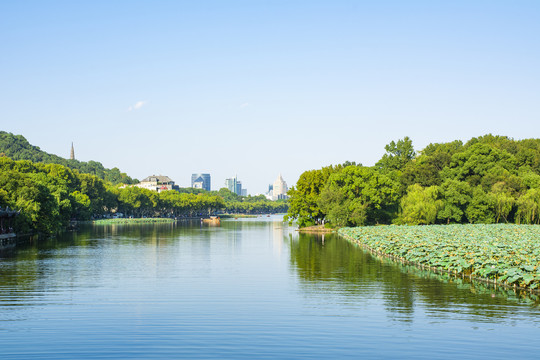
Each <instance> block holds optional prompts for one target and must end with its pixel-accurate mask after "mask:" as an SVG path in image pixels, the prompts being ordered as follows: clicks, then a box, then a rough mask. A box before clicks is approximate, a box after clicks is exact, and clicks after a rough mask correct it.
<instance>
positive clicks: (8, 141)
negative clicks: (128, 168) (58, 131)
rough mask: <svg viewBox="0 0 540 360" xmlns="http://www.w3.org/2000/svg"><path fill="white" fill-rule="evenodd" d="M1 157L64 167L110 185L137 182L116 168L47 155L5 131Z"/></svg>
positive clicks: (1, 137) (0, 144) (1, 134)
mask: <svg viewBox="0 0 540 360" xmlns="http://www.w3.org/2000/svg"><path fill="white" fill-rule="evenodd" d="M2 155H4V156H7V157H9V158H11V159H12V160H30V161H32V162H37V163H44V164H60V165H64V166H66V167H68V168H70V169H75V170H78V171H79V172H80V173H83V174H91V175H95V176H97V177H98V178H100V179H103V180H106V181H109V182H111V183H112V184H120V183H124V184H133V183H136V182H137V180H134V179H132V178H131V177H129V176H128V175H126V174H125V173H122V172H120V170H118V168H116V167H115V168H112V169H106V168H105V167H104V166H103V165H102V164H101V163H100V162H97V161H88V162H84V161H79V160H69V159H64V158H62V157H60V156H57V155H54V154H49V153H47V152H45V151H43V150H41V149H40V148H39V147H37V146H33V145H32V144H30V143H29V142H28V140H26V139H25V138H24V136H22V135H13V134H12V133H8V132H5V131H0V156H2Z"/></svg>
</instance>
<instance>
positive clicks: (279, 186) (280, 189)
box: [272, 174, 289, 200]
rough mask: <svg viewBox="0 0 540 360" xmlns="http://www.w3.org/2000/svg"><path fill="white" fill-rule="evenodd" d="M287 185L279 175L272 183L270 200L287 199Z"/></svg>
mask: <svg viewBox="0 0 540 360" xmlns="http://www.w3.org/2000/svg"><path fill="white" fill-rule="evenodd" d="M288 190H289V189H288V188H287V183H286V182H285V180H283V178H282V177H281V174H279V176H278V178H277V179H276V181H274V187H273V189H272V200H279V199H286V198H287V191H288Z"/></svg>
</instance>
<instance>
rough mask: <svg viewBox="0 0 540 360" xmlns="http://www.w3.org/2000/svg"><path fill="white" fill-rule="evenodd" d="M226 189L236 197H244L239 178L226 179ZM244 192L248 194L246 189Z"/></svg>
mask: <svg viewBox="0 0 540 360" xmlns="http://www.w3.org/2000/svg"><path fill="white" fill-rule="evenodd" d="M225 187H226V188H227V189H229V191H230V192H233V193H235V194H236V195H242V182H241V181H238V178H237V176H235V177H234V178H230V179H225ZM244 191H245V192H246V193H247V190H246V189H244Z"/></svg>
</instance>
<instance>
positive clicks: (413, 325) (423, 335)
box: [0, 217, 540, 359]
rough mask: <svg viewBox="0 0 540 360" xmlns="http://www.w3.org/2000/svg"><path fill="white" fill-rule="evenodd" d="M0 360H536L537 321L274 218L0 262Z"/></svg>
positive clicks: (82, 238)
mask: <svg viewBox="0 0 540 360" xmlns="http://www.w3.org/2000/svg"><path fill="white" fill-rule="evenodd" d="M0 275H1V281H0V336H1V337H2V340H1V344H2V351H1V354H2V355H1V356H0V357H1V358H2V359H4V358H5V359H51V358H55V359H158V358H160V359H170V358H189V359H205V358H208V359H216V358H217V359H225V358H230V359H242V358H245V359H265V358H272V359H275V358H283V359H288V358H291V359H293V358H309V359H315V358H316V359H324V358H327V359H329V358H332V359H335V358H400V359H402V358H414V359H422V358H425V359H428V358H429V359H433V358H437V359H455V358H457V357H459V358H474V359H482V358H485V359H505V358H509V357H513V356H519V357H520V358H524V359H533V358H534V359H536V358H538V354H539V353H540V352H539V351H540V342H538V339H539V338H540V337H539V336H540V321H539V320H540V311H539V307H538V306H537V305H536V304H535V303H534V301H535V300H534V299H533V300H531V299H524V298H521V297H519V296H515V295H512V294H511V293H508V292H502V291H498V290H494V289H489V288H487V287H485V286H482V285H479V284H468V283H456V282H452V283H448V282H445V281H443V280H441V279H438V278H435V277H430V276H424V275H422V274H419V273H418V272H417V271H416V270H414V269H412V268H410V267H405V266H402V265H399V264H395V263H391V262H389V261H386V260H382V259H378V258H374V257H373V256H371V255H370V254H368V253H365V252H364V251H362V250H361V249H360V248H358V247H357V246H354V245H352V244H349V243H347V242H346V241H344V240H342V239H340V238H337V237H335V236H333V235H326V236H325V238H324V239H323V238H322V237H321V236H315V235H306V234H298V233H297V232H296V231H294V228H293V227H289V226H288V225H287V224H284V223H282V222H281V221H279V218H278V217H271V218H266V217H265V218H258V219H244V220H230V221H223V222H222V225H221V227H201V225H200V224H199V223H191V224H190V223H179V224H176V225H164V224H161V225H159V224H156V225H147V226H145V225H142V226H111V225H108V226H101V227H98V226H96V227H91V228H87V229H86V228H85V229H82V230H80V231H79V232H77V233H68V234H65V235H63V236H62V237H60V238H58V239H54V240H50V241H47V242H43V243H40V244H39V245H32V246H27V247H20V248H17V249H15V250H13V251H11V252H7V253H3V254H2V255H1V258H0Z"/></svg>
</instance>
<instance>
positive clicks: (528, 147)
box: [287, 135, 540, 227]
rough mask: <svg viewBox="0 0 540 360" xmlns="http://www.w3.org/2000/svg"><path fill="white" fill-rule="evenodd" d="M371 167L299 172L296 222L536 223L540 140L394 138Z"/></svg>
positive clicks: (294, 193) (539, 216)
mask: <svg viewBox="0 0 540 360" xmlns="http://www.w3.org/2000/svg"><path fill="white" fill-rule="evenodd" d="M385 150H386V153H385V154H384V155H383V157H382V158H381V159H380V160H379V161H378V162H377V163H376V164H375V165H374V166H362V165H359V164H355V163H351V162H346V163H344V164H339V165H330V166H327V167H323V168H322V169H317V170H309V171H305V172H304V173H302V175H301V176H300V178H299V180H298V181H297V183H296V185H295V186H294V187H293V188H291V190H289V196H290V199H289V205H290V207H289V211H288V214H287V219H288V220H291V221H292V220H296V221H297V222H298V224H299V226H300V227H305V226H313V225H317V224H323V223H324V224H327V225H329V226H333V227H343V226H363V225H376V224H408V225H421V224H425V225H428V224H468V223H471V224H480V223H481V224H491V223H517V224H539V223H540V139H525V140H513V139H511V138H508V137H505V136H493V135H485V136H481V137H478V138H473V139H471V140H469V141H468V142H466V143H463V142H462V141H459V140H458V141H453V142H449V143H437V144H429V145H428V146H426V147H425V148H424V149H423V150H421V151H418V152H416V151H415V150H414V148H413V145H412V141H411V140H410V139H409V138H408V137H405V138H404V139H402V140H399V141H397V142H394V141H392V142H391V143H390V144H388V145H387V146H386V147H385Z"/></svg>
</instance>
